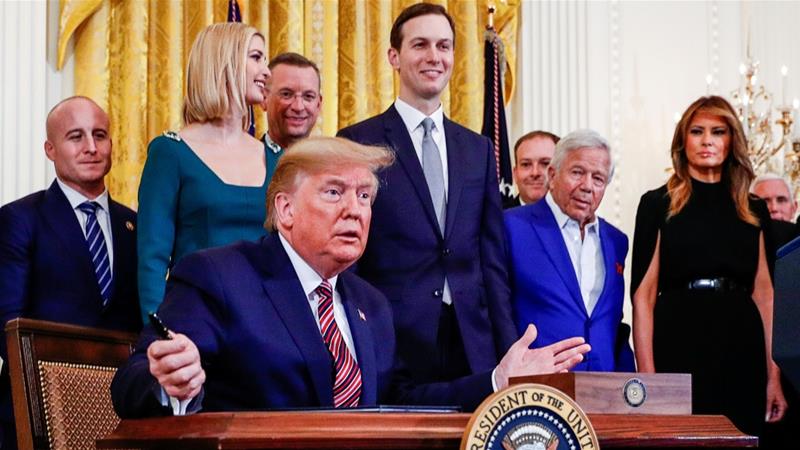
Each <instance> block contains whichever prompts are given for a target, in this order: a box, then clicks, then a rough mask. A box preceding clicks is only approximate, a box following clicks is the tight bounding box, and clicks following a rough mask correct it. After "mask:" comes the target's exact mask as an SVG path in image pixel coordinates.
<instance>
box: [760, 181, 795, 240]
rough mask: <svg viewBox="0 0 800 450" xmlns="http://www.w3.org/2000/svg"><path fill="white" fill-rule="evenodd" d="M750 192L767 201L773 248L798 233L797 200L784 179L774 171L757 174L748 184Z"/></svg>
mask: <svg viewBox="0 0 800 450" xmlns="http://www.w3.org/2000/svg"><path fill="white" fill-rule="evenodd" d="M750 193H752V194H754V195H755V196H757V197H758V198H760V199H762V200H764V201H765V202H766V203H767V209H769V216H770V218H772V223H771V224H769V228H768V229H769V230H770V236H771V238H772V244H773V246H774V247H775V250H777V249H778V248H780V247H781V246H783V245H785V244H787V243H788V242H789V241H791V240H792V239H794V238H796V237H797V236H798V234H800V233H798V231H800V230H798V228H797V226H796V225H795V223H794V216H795V214H796V213H797V200H795V197H794V195H792V189H791V186H790V185H789V182H787V181H786V179H784V178H783V177H781V176H780V175H776V174H774V173H767V174H764V175H759V176H758V177H757V178H756V179H755V180H753V183H752V184H751V185H750Z"/></svg>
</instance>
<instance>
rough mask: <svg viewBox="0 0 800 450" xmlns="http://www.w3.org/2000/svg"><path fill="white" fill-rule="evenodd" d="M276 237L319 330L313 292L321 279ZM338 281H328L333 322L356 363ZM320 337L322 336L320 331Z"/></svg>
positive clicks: (335, 277) (315, 295)
mask: <svg viewBox="0 0 800 450" xmlns="http://www.w3.org/2000/svg"><path fill="white" fill-rule="evenodd" d="M278 237H280V240H281V245H283V249H284V250H286V254H287V255H289V261H291V263H292V267H294V271H295V273H296V274H297V278H298V279H299V280H300V285H301V286H302V287H303V293H305V295H306V298H307V299H308V306H309V307H310V308H311V313H312V314H314V320H315V321H316V322H317V328H319V295H317V293H316V292H314V291H316V289H317V288H318V287H319V285H320V284H321V283H322V277H321V276H320V275H319V274H318V273H317V272H316V271H314V269H312V268H311V266H309V265H308V263H307V262H305V261H304V260H303V258H301V257H300V255H298V254H297V252H296V251H295V250H294V249H293V248H292V246H291V244H289V242H288V241H287V240H286V239H285V238H284V237H283V235H282V234H280V233H278ZM338 279H339V275H335V276H333V277H331V278H330V279H329V280H328V282H329V283H330V284H331V287H333V320H335V321H336V326H338V327H339V331H340V332H341V333H342V338H343V339H344V343H345V345H347V349H348V350H350V354H351V355H353V358H354V359H355V361H356V362H358V355H356V351H355V346H354V345H353V335H352V334H351V333H350V323H349V322H348V321H347V313H346V312H345V310H344V305H343V304H342V296H341V295H339V293H338V292H337V291H336V281H337V280H338ZM320 336H322V331H321V330H320Z"/></svg>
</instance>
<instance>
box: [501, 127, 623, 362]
mask: <svg viewBox="0 0 800 450" xmlns="http://www.w3.org/2000/svg"><path fill="white" fill-rule="evenodd" d="M547 173H548V180H549V184H550V190H549V192H548V194H547V195H546V196H545V199H544V201H540V202H537V203H534V204H532V205H526V206H521V207H519V208H514V209H510V210H508V211H506V213H505V224H506V236H507V239H508V248H509V256H510V260H511V264H512V267H511V269H510V275H511V277H510V278H511V299H512V306H513V308H514V316H515V321H516V325H517V330H518V331H519V332H520V334H521V333H522V332H523V331H524V330H525V329H526V328H527V327H528V325H529V324H531V323H533V324H536V326H538V327H539V329H540V330H542V331H541V336H540V338H539V340H538V341H537V343H536V345H547V344H550V343H552V342H556V341H558V340H560V339H563V337H565V336H583V337H584V338H585V339H586V342H588V343H589V344H590V345H591V346H592V352H591V353H590V354H589V355H588V358H587V359H586V360H585V361H583V362H582V363H580V364H578V365H577V366H576V367H575V370H592V371H633V370H634V364H633V353H632V352H631V350H630V347H629V345H628V342H627V337H628V336H627V333H626V331H627V332H629V331H630V329H629V328H628V327H627V325H626V326H621V321H622V301H623V297H624V295H625V283H624V280H623V276H622V272H623V264H625V256H626V254H627V253H628V238H627V237H626V236H625V235H624V234H623V233H622V232H621V231H619V230H618V229H617V228H615V227H614V226H613V225H611V224H609V223H608V222H606V221H605V220H603V219H601V218H599V217H597V216H596V215H595V211H596V210H597V207H598V206H600V201H601V200H603V194H604V193H605V189H606V186H607V185H608V183H609V182H610V181H611V176H612V175H613V173H614V166H613V163H612V160H611V154H610V150H609V147H608V143H607V142H606V140H605V139H603V138H602V137H600V135H598V134H597V133H596V132H594V131H591V130H580V131H575V132H573V133H570V134H569V135H567V136H566V137H564V138H563V139H561V140H560V141H559V142H558V144H557V145H556V149H555V154H554V156H553V160H552V161H551V162H550V166H549V167H548V169H547ZM620 330H622V334H620Z"/></svg>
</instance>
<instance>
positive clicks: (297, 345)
mask: <svg viewBox="0 0 800 450" xmlns="http://www.w3.org/2000/svg"><path fill="white" fill-rule="evenodd" d="M336 290H337V291H338V292H339V294H340V295H341V298H342V303H343V304H344V306H345V310H346V312H347V320H348V323H349V326H350V332H351V334H352V337H353V342H354V345H355V352H356V355H357V361H358V365H359V367H360V369H361V377H362V394H361V400H360V402H359V404H360V405H376V404H378V403H387V402H393V401H398V402H402V403H406V404H408V403H427V404H454V403H453V402H454V401H456V400H459V399H460V398H461V397H459V396H460V395H461V394H460V393H459V392H457V391H455V390H453V388H451V387H449V386H444V385H436V386H426V387H423V388H418V389H414V388H413V387H411V386H410V385H409V384H408V383H406V382H403V381H402V380H403V379H407V377H405V378H404V377H403V376H402V375H397V376H395V375H396V374H402V370H400V371H397V372H396V371H395V369H394V367H393V366H394V363H395V361H394V355H395V337H394V328H393V327H392V315H391V314H392V313H391V310H390V307H389V303H388V301H387V300H386V298H385V297H384V296H383V295H382V294H381V293H380V292H379V291H377V290H376V289H375V288H373V287H372V286H370V285H369V284H368V283H366V282H365V281H364V280H362V279H360V278H359V277H358V276H357V275H355V274H353V273H351V272H343V273H341V274H339V279H338V282H337V286H336ZM158 314H159V316H160V317H161V318H162V320H163V321H164V323H165V324H166V325H167V326H168V327H169V328H171V329H172V330H174V331H176V332H179V333H183V334H185V335H186V336H188V337H189V339H191V340H192V341H193V342H194V343H195V344H196V345H197V348H198V350H199V351H200V357H201V361H202V365H203V368H204V370H205V371H206V382H205V384H204V386H203V389H204V392H203V395H204V397H203V399H202V411H237V410H259V409H279V408H302V407H332V406H333V360H332V358H331V356H330V353H329V352H328V349H327V347H326V345H325V343H324V342H323V340H322V336H321V335H320V332H319V328H318V326H317V324H316V321H315V320H314V316H313V314H312V312H311V307H310V306H309V302H308V300H307V297H306V295H305V293H304V292H303V288H302V286H301V284H300V280H299V279H298V278H297V274H296V273H295V271H294V268H293V267H292V265H291V262H290V260H289V257H288V256H287V254H286V251H285V250H284V249H283V246H282V245H281V243H280V240H279V238H278V236H277V233H272V234H271V235H269V236H265V237H263V238H261V240H260V241H259V242H245V241H240V242H238V243H235V244H232V245H229V246H225V247H218V248H214V249H207V250H202V251H199V252H196V253H194V254H191V255H187V256H186V257H185V258H184V259H182V260H181V261H180V262H179V263H178V265H177V266H176V267H175V269H174V270H173V271H172V273H171V274H170V279H169V282H168V284H167V294H166V297H165V300H164V303H163V304H162V305H161V306H160V308H159V312H158ZM155 339H156V335H155V332H154V331H153V329H152V327H151V326H149V325H148V326H146V327H145V329H144V332H143V333H142V336H141V338H140V340H139V342H138V343H137V345H136V351H135V352H134V354H133V356H132V357H131V359H130V360H129V361H128V362H127V364H126V365H125V366H123V367H122V368H120V369H119V371H117V374H116V376H115V377H114V382H113V384H112V386H111V393H112V399H113V401H114V407H115V409H116V411H117V413H118V414H119V415H120V416H121V417H142V416H149V415H156V414H169V413H170V410H168V409H166V408H164V407H162V406H161V405H160V403H159V402H158V398H159V397H158V395H156V394H157V393H159V392H160V387H159V385H158V382H157V381H156V379H155V378H154V377H153V376H152V375H150V371H149V368H148V367H149V366H148V360H147V347H148V346H149V345H150V343H152V342H153V340H155ZM469 389H472V390H474V386H466V385H465V386H461V390H462V391H463V392H466V393H467V394H466V397H465V401H464V402H462V404H463V406H464V407H467V408H469V407H471V408H474V407H475V406H476V405H477V404H478V403H479V402H480V400H482V397H480V398H477V397H476V396H475V395H474V394H471V393H469Z"/></svg>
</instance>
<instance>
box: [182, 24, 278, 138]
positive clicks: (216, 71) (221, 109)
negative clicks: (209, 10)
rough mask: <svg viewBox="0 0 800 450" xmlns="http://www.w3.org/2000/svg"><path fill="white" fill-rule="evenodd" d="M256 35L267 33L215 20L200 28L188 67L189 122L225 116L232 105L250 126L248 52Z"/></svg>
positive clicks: (186, 102)
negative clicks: (246, 96) (247, 90)
mask: <svg viewBox="0 0 800 450" xmlns="http://www.w3.org/2000/svg"><path fill="white" fill-rule="evenodd" d="M253 36H261V38H262V39H263V38H264V36H263V35H262V34H261V33H259V32H258V30H256V29H255V28H253V27H251V26H248V25H245V24H243V23H238V22H226V23H215V24H212V25H209V26H208V27H206V28H205V29H204V30H203V31H201V32H200V33H199V34H198V35H197V38H195V40H194V43H193V44H192V49H191V51H190V52H189V63H188V64H187V66H186V97H185V98H184V101H183V121H184V123H185V124H186V125H189V124H191V123H195V122H200V123H203V122H208V121H210V120H214V119H220V118H222V117H225V116H226V115H227V114H229V113H230V111H231V110H232V109H233V107H236V110H238V111H240V112H241V114H242V128H243V129H244V128H245V127H246V126H247V122H248V120H247V101H246V100H245V91H246V89H247V70H246V67H247V53H248V49H249V47H250V40H251V39H252V38H253Z"/></svg>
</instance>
